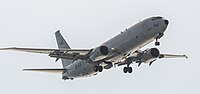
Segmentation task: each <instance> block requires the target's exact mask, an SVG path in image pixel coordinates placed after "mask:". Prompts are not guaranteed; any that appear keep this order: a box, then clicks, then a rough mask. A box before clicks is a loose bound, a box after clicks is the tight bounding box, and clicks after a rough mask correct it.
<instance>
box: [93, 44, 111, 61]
mask: <svg viewBox="0 0 200 94" xmlns="http://www.w3.org/2000/svg"><path fill="white" fill-rule="evenodd" d="M108 54H109V48H108V47H107V46H100V47H97V48H96V49H94V50H93V51H92V52H91V54H90V59H91V60H92V61H99V60H102V59H104V58H105V57H106V56H107V55H108Z"/></svg>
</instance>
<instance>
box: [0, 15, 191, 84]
mask: <svg viewBox="0 0 200 94" xmlns="http://www.w3.org/2000/svg"><path fill="white" fill-rule="evenodd" d="M168 24H169V21H168V20H167V19H164V18H163V17H160V16H156V17H150V18H147V19H145V20H143V21H140V22H138V23H137V24H135V25H133V26H131V27H130V28H128V29H125V30H124V31H123V32H120V34H118V35H116V36H115V37H113V38H112V39H110V40H108V41H106V42H104V43H103V44H101V45H100V46H98V47H96V48H92V49H71V48H70V46H69V45H68V43H67V42H66V41H65V40H64V38H63V37H62V35H61V34H60V31H59V30H58V31H57V32H56V33H55V36H56V40H57V44H58V49H36V48H17V47H11V48H2V49H0V50H16V51H23V52H31V53H40V54H47V55H48V56H50V57H53V58H56V62H57V61H58V60H59V59H61V61H62V65H63V68H55V69H24V71H39V72H49V73H60V74H62V79H63V80H66V79H71V80H72V79H74V78H80V77H88V76H94V75H96V74H97V73H99V72H102V71H103V69H111V68H113V66H122V65H125V67H124V68H123V72H124V73H132V71H133V69H132V67H130V64H133V62H134V63H136V64H138V67H139V66H140V65H141V64H142V63H148V64H149V66H151V65H152V63H153V62H154V61H156V60H157V59H161V58H178V57H183V58H188V57H187V56H186V55H173V54H161V53H160V51H159V50H158V49H157V48H155V47H154V48H149V49H146V50H144V51H141V50H140V48H142V47H144V46H145V45H147V44H149V43H150V42H153V41H154V40H155V45H156V46H159V45H160V42H158V40H159V39H160V38H161V37H162V36H163V35H164V32H165V30H166V28H167V26H168Z"/></svg>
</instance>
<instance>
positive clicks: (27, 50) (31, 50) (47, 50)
mask: <svg viewBox="0 0 200 94" xmlns="http://www.w3.org/2000/svg"><path fill="white" fill-rule="evenodd" d="M0 50H14V51H22V52H31V53H42V54H50V53H53V52H68V53H82V54H85V53H88V52H89V51H90V49H40V48H17V47H10V48H0Z"/></svg>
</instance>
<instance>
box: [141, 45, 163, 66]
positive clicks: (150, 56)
mask: <svg viewBox="0 0 200 94" xmlns="http://www.w3.org/2000/svg"><path fill="white" fill-rule="evenodd" d="M159 56H160V51H159V50H158V49H157V48H151V49H147V50H145V51H144V52H143V53H141V55H140V58H141V61H142V62H144V63H150V62H152V61H155V59H156V58H158V57H159Z"/></svg>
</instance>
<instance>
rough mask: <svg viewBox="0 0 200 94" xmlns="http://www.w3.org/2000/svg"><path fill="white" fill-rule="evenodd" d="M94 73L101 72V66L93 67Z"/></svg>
mask: <svg viewBox="0 0 200 94" xmlns="http://www.w3.org/2000/svg"><path fill="white" fill-rule="evenodd" d="M94 71H95V72H98V71H99V72H102V71H103V67H102V66H94Z"/></svg>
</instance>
